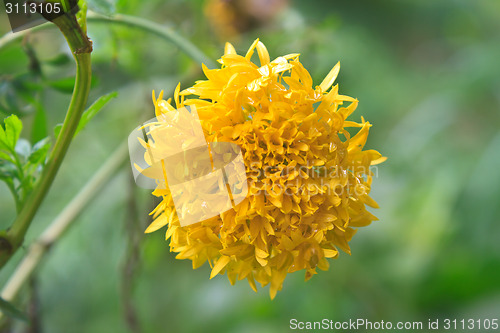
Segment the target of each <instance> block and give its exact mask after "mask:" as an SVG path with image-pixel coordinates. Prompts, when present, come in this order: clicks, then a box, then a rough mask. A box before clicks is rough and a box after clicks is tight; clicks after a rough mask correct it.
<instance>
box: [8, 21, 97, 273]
mask: <svg viewBox="0 0 500 333" xmlns="http://www.w3.org/2000/svg"><path fill="white" fill-rule="evenodd" d="M53 23H54V24H56V25H57V26H58V28H59V29H60V30H61V32H62V33H63V35H64V37H65V38H66V40H67V42H68V45H69V47H70V49H71V50H72V51H73V56H74V58H75V62H76V79H75V87H74V90H73V96H72V97H71V102H70V105H69V107H68V111H67V113H66V118H65V120H64V123H63V127H62V129H61V133H60V134H59V137H58V138H57V140H56V143H55V145H54V148H53V150H52V152H51V154H50V157H49V160H48V162H47V165H46V166H45V168H44V169H43V172H42V175H41V177H40V179H39V180H38V182H37V184H36V185H35V187H34V189H33V191H32V192H31V193H30V195H29V196H28V197H27V199H26V201H25V202H24V205H23V208H22V210H21V212H20V213H19V215H18V216H17V218H16V219H15V221H14V223H13V224H12V226H11V228H10V229H8V230H7V231H4V232H2V233H1V234H0V268H2V267H3V266H4V265H5V263H7V261H9V259H10V258H11V257H12V255H13V254H14V253H15V252H16V251H17V249H18V248H19V247H20V246H21V245H22V243H23V240H24V236H25V234H26V232H27V230H28V228H29V226H30V224H31V221H32V220H33V218H34V216H35V214H36V212H37V211H38V208H39V207H40V205H41V203H42V201H43V199H44V198H45V196H46V194H47V192H48V190H49V188H50V186H51V185H52V183H53V181H54V178H55V176H56V174H57V171H58V170H59V167H60V166H61V163H62V161H63V159H64V156H65V155H66V152H67V151H68V148H69V145H70V143H71V140H72V139H73V136H74V134H75V131H76V128H77V126H78V123H79V122H80V118H81V115H82V113H83V111H84V109H85V105H86V103H87V98H88V95H89V92H90V80H91V77H92V69H91V60H90V52H92V43H91V42H90V40H89V39H88V38H87V36H86V35H84V34H83V33H82V31H81V29H80V26H79V24H78V22H77V21H76V18H75V16H74V15H68V14H66V15H62V16H60V17H58V18H56V19H54V21H53Z"/></svg>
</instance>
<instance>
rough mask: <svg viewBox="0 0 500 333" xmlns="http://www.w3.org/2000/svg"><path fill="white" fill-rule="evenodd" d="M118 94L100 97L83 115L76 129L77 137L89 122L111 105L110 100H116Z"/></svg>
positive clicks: (113, 93)
mask: <svg viewBox="0 0 500 333" xmlns="http://www.w3.org/2000/svg"><path fill="white" fill-rule="evenodd" d="M116 96H118V93H117V92H116V91H114V92H112V93H109V94H106V95H103V96H101V97H99V98H98V99H97V100H96V101H95V102H94V103H93V104H92V105H91V106H90V107H89V108H88V109H87V110H86V111H85V112H84V113H83V115H82V119H80V123H79V124H78V127H77V129H76V132H75V135H76V134H78V132H80V131H81V130H82V129H83V128H84V127H85V126H86V125H87V124H88V122H89V121H90V120H91V119H92V118H94V116H95V115H96V114H97V113H99V111H101V110H102V109H103V108H104V107H105V106H106V104H108V103H109V101H110V100H112V99H113V98H116Z"/></svg>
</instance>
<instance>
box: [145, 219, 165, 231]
mask: <svg viewBox="0 0 500 333" xmlns="http://www.w3.org/2000/svg"><path fill="white" fill-rule="evenodd" d="M167 223H168V218H167V214H161V215H160V216H158V217H157V218H156V219H155V220H154V221H153V222H152V223H151V224H150V225H149V227H148V228H147V229H146V231H144V233H146V234H149V233H151V232H155V231H156V230H158V229H160V228H162V227H164V226H165V225H166V224H167Z"/></svg>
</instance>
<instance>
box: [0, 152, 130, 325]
mask: <svg viewBox="0 0 500 333" xmlns="http://www.w3.org/2000/svg"><path fill="white" fill-rule="evenodd" d="M127 159H128V149H127V145H126V143H124V144H122V145H121V146H120V147H119V148H118V149H117V150H116V151H115V152H114V153H113V155H112V156H111V157H110V158H109V159H108V160H107V161H106V162H105V163H104V164H103V166H102V167H101V168H100V169H99V170H98V171H97V172H96V173H95V174H94V176H93V177H92V178H91V179H90V180H89V181H88V182H87V184H86V185H85V186H84V187H83V188H82V189H81V190H80V192H79V193H78V194H77V195H76V196H75V197H74V198H73V199H72V200H71V202H70V203H69V204H68V205H67V206H66V207H65V208H64V209H63V211H62V212H61V213H60V214H59V215H58V216H57V217H56V218H55V219H54V221H53V222H52V223H51V224H50V225H49V227H47V229H45V231H44V232H43V233H42V234H41V236H40V237H39V238H38V239H37V240H36V241H35V242H34V243H33V244H32V245H31V246H30V248H29V250H28V253H27V255H26V256H25V257H24V259H23V260H22V261H21V263H20V264H19V265H18V266H17V268H16V270H15V272H14V274H12V276H11V277H10V279H9V281H8V282H7V284H6V285H5V287H4V289H3V290H2V295H1V297H2V298H3V299H5V300H8V301H12V300H14V298H15V297H16V295H17V293H18V292H19V290H20V289H21V287H22V286H23V285H24V283H26V281H27V280H28V279H29V278H30V276H31V275H32V273H33V272H34V270H35V269H36V267H37V266H38V264H39V263H40V261H41V259H42V258H43V257H44V255H45V254H46V253H47V251H48V249H50V247H51V246H52V245H53V244H54V243H55V242H56V241H57V240H58V239H59V238H60V237H61V236H62V235H63V234H64V232H66V231H67V230H68V227H70V226H71V224H72V222H73V221H74V220H75V219H76V218H77V217H78V216H79V214H80V213H81V212H82V210H83V209H84V208H85V207H87V206H88V205H89V202H90V201H92V199H95V197H96V194H98V193H99V192H100V191H101V189H102V188H103V187H104V186H105V185H106V184H107V183H108V182H109V180H110V179H111V178H112V177H113V176H115V175H116V174H117V170H119V169H120V168H121V167H122V166H123V165H125V162H126V161H127ZM1 317H2V314H1V313H0V319H1Z"/></svg>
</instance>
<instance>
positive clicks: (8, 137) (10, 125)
mask: <svg viewBox="0 0 500 333" xmlns="http://www.w3.org/2000/svg"><path fill="white" fill-rule="evenodd" d="M4 123H5V138H4V143H5V144H6V145H8V147H10V148H12V149H14V148H15V147H16V143H17V140H19V136H20V135H21V131H22V130H23V123H22V122H21V120H19V118H18V117H17V116H16V115H11V116H9V117H7V118H5V120H4ZM0 135H1V134H0ZM0 140H2V137H1V136H0Z"/></svg>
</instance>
